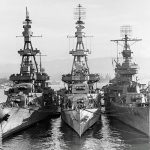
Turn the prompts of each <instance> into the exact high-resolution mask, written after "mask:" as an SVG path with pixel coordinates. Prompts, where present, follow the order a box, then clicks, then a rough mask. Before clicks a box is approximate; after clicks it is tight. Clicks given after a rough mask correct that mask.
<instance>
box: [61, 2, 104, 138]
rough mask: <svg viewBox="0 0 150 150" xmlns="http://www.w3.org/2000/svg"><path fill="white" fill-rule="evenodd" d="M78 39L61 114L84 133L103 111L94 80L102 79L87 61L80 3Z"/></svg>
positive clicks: (65, 120) (64, 90)
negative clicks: (92, 70)
mask: <svg viewBox="0 0 150 150" xmlns="http://www.w3.org/2000/svg"><path fill="white" fill-rule="evenodd" d="M76 14H77V16H76V17H77V22H76V24H77V26H76V29H77V31H76V32H75V38H77V43H76V48H75V50H74V49H73V50H71V51H70V54H72V55H73V57H74V60H73V65H72V71H71V74H66V75H63V76H62V81H63V82H64V83H66V84H67V89H63V90H62V91H61V96H62V97H63V98H62V100H61V105H62V107H61V117H62V120H63V121H64V122H65V123H66V124H68V125H69V126H70V127H71V128H72V129H74V130H75V131H76V132H77V133H78V135H79V136H81V135H82V134H83V133H84V132H85V131H86V130H87V129H89V128H90V127H91V126H92V125H94V124H95V123H96V122H97V121H98V119H99V117H100V111H101V105H100V96H99V90H98V89H95V88H94V83H96V82H98V81H99V79H100V78H99V75H98V74H91V73H90V71H89V67H88V64H87V55H88V54H89V50H86V49H85V47H84V43H83V40H82V39H83V38H84V37H85V35H84V32H83V31H82V29H84V26H83V24H84V22H83V21H82V20H81V19H82V18H83V16H82V14H84V8H83V7H82V6H81V5H80V4H79V5H78V7H77V12H76Z"/></svg>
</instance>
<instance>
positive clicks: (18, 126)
mask: <svg viewBox="0 0 150 150" xmlns="http://www.w3.org/2000/svg"><path fill="white" fill-rule="evenodd" d="M5 109H7V111H8V114H9V115H10V116H9V118H8V120H7V121H4V122H2V125H1V130H2V138H3V139H4V138H6V137H8V136H10V135H12V134H14V133H17V132H19V131H21V130H23V129H25V128H27V127H29V126H31V125H33V124H35V123H37V122H39V121H41V120H44V119H45V118H46V117H48V116H50V115H52V114H51V113H50V112H49V111H48V110H47V111H46V110H44V109H35V108H31V109H25V108H15V107H13V108H5Z"/></svg>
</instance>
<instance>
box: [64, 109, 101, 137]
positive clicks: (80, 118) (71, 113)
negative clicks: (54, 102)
mask: <svg viewBox="0 0 150 150" xmlns="http://www.w3.org/2000/svg"><path fill="white" fill-rule="evenodd" d="M61 117H62V120H63V121H64V122H65V123H66V124H68V125H69V126H70V127H71V128H72V129H74V130H75V131H76V132H77V133H78V135H79V136H81V135H82V134H83V133H84V132H85V131H86V130H87V129H89V128H90V127H91V126H92V125H94V124H95V123H96V122H97V121H98V120H99V117H100V109H99V108H93V109H85V110H84V109H79V110H62V111H61Z"/></svg>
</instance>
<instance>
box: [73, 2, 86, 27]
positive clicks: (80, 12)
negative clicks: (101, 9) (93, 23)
mask: <svg viewBox="0 0 150 150" xmlns="http://www.w3.org/2000/svg"><path fill="white" fill-rule="evenodd" d="M85 15H86V12H85V8H83V7H82V6H81V5H80V4H79V5H78V7H77V8H75V11H74V18H75V20H77V22H76V24H84V22H83V21H82V20H83V19H85Z"/></svg>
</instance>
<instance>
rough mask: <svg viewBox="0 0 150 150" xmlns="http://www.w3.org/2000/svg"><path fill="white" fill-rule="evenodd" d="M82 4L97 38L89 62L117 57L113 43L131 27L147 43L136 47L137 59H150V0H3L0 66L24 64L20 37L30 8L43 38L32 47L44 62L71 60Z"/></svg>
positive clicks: (88, 25) (87, 27)
mask: <svg viewBox="0 0 150 150" xmlns="http://www.w3.org/2000/svg"><path fill="white" fill-rule="evenodd" d="M79 3H80V4H81V5H82V6H83V7H85V8H86V19H85V20H84V21H85V30H84V31H85V32H86V35H93V36H94V37H93V38H92V45H91V48H92V54H91V55H90V57H89V58H96V57H115V56H116V45H115V44H113V43H111V42H110V40H112V39H118V38H119V37H120V26H122V25H131V26H132V29H133V37H139V38H142V39H143V40H142V41H141V42H138V43H137V44H136V45H134V46H133V47H132V49H133V51H134V56H135V57H139V56H142V57H150V0H1V5H0V19H1V24H0V52H1V54H0V63H16V62H20V56H19V54H18V53H17V51H18V50H19V49H22V48H23V38H16V36H17V35H22V31H23V28H22V26H23V24H22V22H23V21H24V20H25V7H26V6H27V7H28V10H29V14H30V18H31V19H32V22H33V23H32V31H33V34H34V35H41V34H42V35H43V37H42V38H32V43H33V47H34V48H38V49H40V50H41V52H42V53H43V54H46V55H47V57H44V61H49V60H52V59H63V58H65V59H66V58H71V56H69V41H68V39H67V35H74V32H75V31H76V30H75V20H74V17H73V12H74V8H75V7H76V6H77V5H78V4H79ZM87 41H88V42H89V41H90V40H87ZM72 43H73V42H72ZM89 43H90V42H89ZM87 45H88V46H90V44H87Z"/></svg>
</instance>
